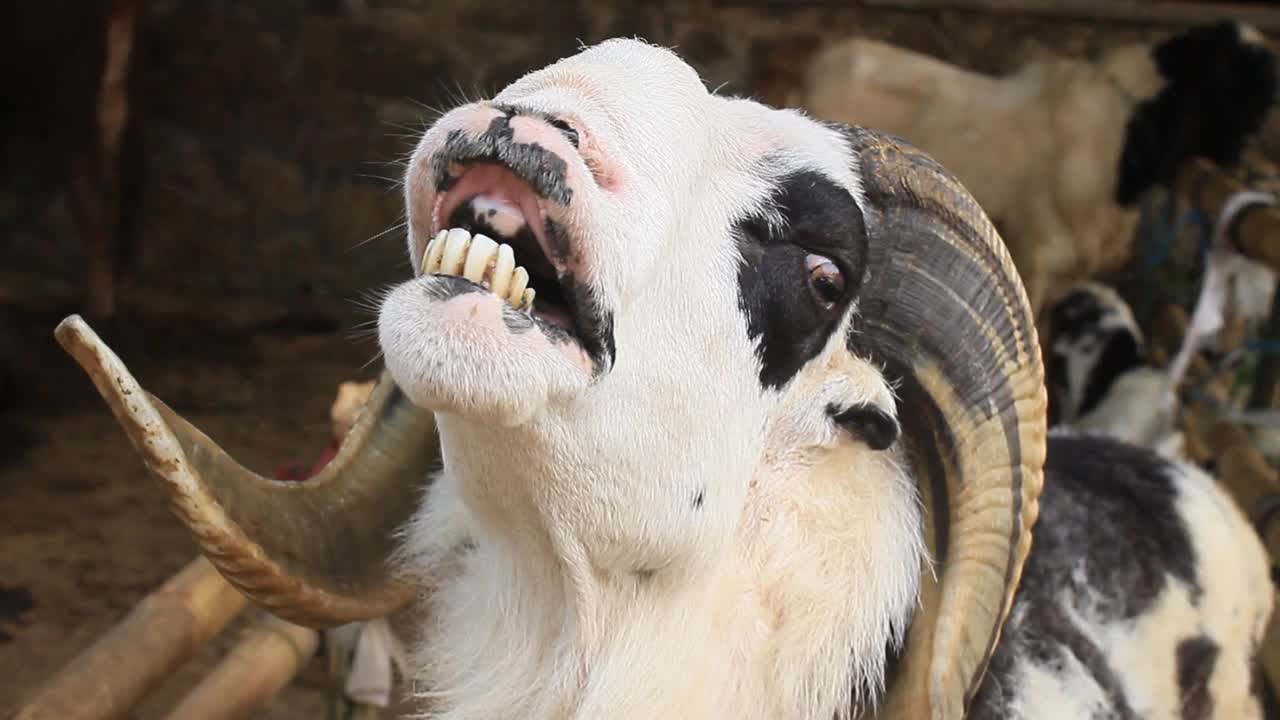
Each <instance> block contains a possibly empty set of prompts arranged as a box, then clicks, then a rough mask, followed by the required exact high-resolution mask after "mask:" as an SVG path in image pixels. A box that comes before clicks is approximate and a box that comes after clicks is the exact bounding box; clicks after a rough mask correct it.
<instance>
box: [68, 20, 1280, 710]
mask: <svg viewBox="0 0 1280 720" xmlns="http://www.w3.org/2000/svg"><path fill="white" fill-rule="evenodd" d="M405 185H406V187H405V199H406V203H407V206H408V207H407V209H408V219H409V253H410V258H411V260H412V262H413V267H414V270H415V277H413V278H410V279H407V280H406V281H405V282H404V283H403V284H401V285H400V286H398V287H397V288H395V289H394V290H392V291H391V292H390V293H389V294H388V295H387V296H386V298H385V301H384V303H383V305H382V310H381V315H380V322H379V332H380V342H381V345H382V348H383V350H384V352H385V357H386V363H387V370H386V372H385V374H384V375H383V377H382V379H381V381H380V382H379V385H378V387H377V388H376V389H375V391H374V393H373V395H372V396H371V397H370V399H369V402H368V404H367V405H366V407H365V410H364V411H363V412H362V413H361V415H360V417H359V419H358V421H357V423H356V425H355V427H354V428H353V429H352V430H351V432H350V433H349V434H348V435H347V436H346V439H345V441H344V443H343V446H342V448H341V449H340V451H339V453H338V455H337V457H336V458H335V459H334V460H333V461H332V462H331V463H330V464H329V465H328V466H327V467H326V469H325V470H324V471H323V472H321V473H320V474H319V475H318V476H316V477H315V478H313V479H311V480H309V481H306V482H303V483H289V484H284V483H275V482H272V481H270V480H266V479H263V478H261V477H259V476H257V475H255V474H254V473H252V472H251V471H249V470H247V469H246V468H244V467H242V466H240V465H239V464H237V463H235V462H234V461H233V460H232V459H231V458H230V457H228V456H227V455H226V454H225V453H223V452H222V451H221V450H220V449H218V447H217V446H216V445H215V444H214V442H213V441H212V440H211V439H210V438H208V437H206V436H205V435H203V434H201V433H200V432H199V431H198V430H196V429H195V428H194V427H192V426H191V425H189V424H188V423H186V422H185V421H184V420H182V418H181V417H179V416H178V415H177V414H176V413H174V412H173V411H172V410H170V409H169V408H168V407H166V406H165V405H164V404H163V403H161V402H160V401H159V400H158V399H156V398H154V397H153V396H150V395H148V394H147V393H146V392H145V391H144V390H142V388H140V387H139V386H138V385H137V383H136V382H135V381H134V380H133V378H132V376H131V375H130V374H129V372H128V370H127V368H126V367H125V366H124V365H123V364H122V363H121V362H120V360H119V359H118V358H117V357H116V356H115V355H113V354H112V353H111V351H110V350H109V348H107V347H106V346H105V345H104V344H102V343H101V341H100V340H98V339H97V338H96V336H94V335H93V333H92V331H91V330H90V329H89V328H88V327H87V326H86V325H85V324H84V323H83V321H81V320H80V319H79V318H76V317H72V318H69V319H67V320H66V321H64V322H63V323H62V325H60V327H59V329H58V331H57V336H58V337H59V339H60V341H61V342H62V343H63V345H64V347H66V348H67V349H68V351H69V352H71V353H72V354H73V355H74V356H75V357H76V358H77V360H78V361H79V362H80V363H81V364H82V365H83V366H84V367H85V368H86V369H87V370H88V371H89V373H90V375H91V377H92V378H93V380H94V382H95V384H96V385H97V387H98V389H99V391H100V392H101V393H102V395H103V396H104V397H105V398H106V399H107V400H108V402H109V404H110V405H111V407H112V408H113V411H114V412H116V413H117V416H118V417H119V418H120V420H121V422H122V424H123V426H124V427H125V429H126V430H127V432H128V434H129V436H130V438H131V439H132V441H133V442H134V444H135V446H136V447H137V448H138V450H139V451H140V452H141V453H142V455H143V457H144V458H145V460H146V462H147V465H148V467H149V468H150V469H151V471H152V472H153V473H154V474H155V476H156V477H157V478H158V479H159V480H160V484H161V486H162V487H163V488H164V489H165V492H166V493H167V494H168V496H169V498H170V500H171V502H172V504H173V508H174V510H175V512H176V513H177V515H178V516H179V517H180V518H182V520H183V521H184V522H185V523H187V524H188V526H189V527H190V528H191V530H192V532H193V534H194V536H195V538H196V539H197V540H198V542H199V544H200V547H201V548H202V549H203V551H204V552H205V553H206V555H208V557H209V558H210V559H211V560H212V561H213V562H214V563H215V564H216V565H217V566H218V567H219V568H220V569H221V571H222V572H223V573H224V574H225V575H226V577H227V578H228V579H229V580H230V581H232V582H233V583H235V584H236V585H237V586H238V587H240V588H241V589H242V590H243V591H244V592H245V593H247V594H248V595H249V596H250V597H252V598H253V599H254V600H255V601H256V602H257V603H259V604H261V605H263V606H265V607H267V608H269V609H271V610H272V611H274V612H276V613H278V614H280V615H282V616H284V617H286V618H289V619H292V620H294V621H296V622H300V623H304V624H309V625H314V626H330V625H333V624H338V623H344V622H350V621H353V620H359V619H362V618H370V617H382V616H386V615H388V614H392V613H397V614H407V615H410V616H412V617H414V618H415V619H416V623H417V628H418V636H417V638H416V639H415V642H414V646H415V648H416V652H415V653H413V663H412V664H413V668H412V673H411V675H410V677H409V678H408V680H409V682H410V684H411V686H412V689H413V692H414V694H415V695H416V697H417V699H418V700H419V701H420V702H421V704H422V711H423V712H424V713H426V715H425V716H427V717H434V718H441V719H446V720H457V719H461V718H468V719H479V718H483V719H485V720H491V719H493V718H522V719H530V720H534V719H538V720H541V719H550V718H576V719H579V720H588V719H589V720H599V719H600V718H610V720H627V719H628V718H635V719H641V718H643V719H644V720H651V719H652V718H684V719H693V720H704V719H705V720H711V719H721V718H723V719H725V720H728V719H730V718H732V719H733V720H753V719H761V720H762V719H765V718H768V719H776V720H784V719H785V720H829V719H830V718H833V717H836V718H850V717H865V716H866V715H867V714H868V713H871V714H874V716H876V717H898V718H926V717H927V718H960V717H962V716H963V714H964V712H965V708H966V706H967V707H969V713H968V717H970V718H975V719H977V720H983V719H986V718H993V719H994V718H1034V719H1035V720H1045V719H1046V718H1062V717H1071V718H1081V717H1143V718H1170V719H1172V718H1178V717H1222V718H1227V717H1230V718H1250V717H1258V716H1259V710H1258V701H1257V699H1256V695H1257V693H1256V692H1255V685H1254V680H1255V678H1256V674H1255V670H1256V668H1257V662H1256V660H1255V657H1254V655H1255V653H1256V652H1257V646H1258V642H1259V640H1260V638H1261V636H1262V632H1263V629H1264V627H1265V625H1266V623H1267V620H1268V617H1269V615H1270V612H1271V604H1272V588H1271V584H1270V579H1269V576H1268V567H1267V563H1266V560H1265V558H1264V557H1263V550H1262V547H1261V544H1260V543H1259V541H1258V539H1257V537H1256V536H1255V534H1254V532H1253V530H1252V529H1251V528H1250V526H1249V525H1248V523H1247V522H1246V520H1245V518H1244V517H1243V516H1242V514H1241V513H1240V512H1239V511H1238V510H1237V509H1236V508H1235V507H1234V506H1233V505H1232V502H1231V500H1230V499H1229V498H1228V497H1227V496H1226V495H1224V494H1223V493H1222V492H1221V491H1220V490H1219V489H1218V488H1217V487H1216V486H1215V484H1214V482H1213V480H1212V479H1211V478H1210V477H1208V476H1206V475H1205V474H1204V473H1202V472H1200V471H1198V470H1196V469H1195V468H1193V467H1188V466H1183V465H1173V464H1170V463H1168V462H1166V461H1165V460H1163V459H1161V458H1160V457H1158V456H1156V455H1154V454H1153V453H1150V452H1147V451H1144V450H1142V449H1138V448H1135V447H1133V446H1130V445H1125V444H1120V443H1118V442H1115V441H1111V440H1106V439H1099V438H1093V437H1086V436H1062V437H1058V436H1049V437H1048V438H1047V440H1046V435H1047V433H1046V424H1045V405H1046V397H1045V386H1044V382H1043V368H1042V365H1041V359H1040V354H1039V352H1040V351H1039V347H1038V341H1037V335H1036V330H1035V327H1034V325H1033V323H1032V319H1031V313H1030V307H1029V304H1028V302H1027V299H1026V295H1025V293H1024V291H1023V289H1022V286H1021V284H1020V281H1019V279H1018V276H1017V274H1016V272H1015V270H1014V267H1013V264H1012V263H1011V262H1010V260H1009V257H1008V255H1007V253H1006V252H1005V250H1004V247H1003V245H1002V244H1001V242H1000V239H999V237H998V236H997V234H996V233H995V231H994V228H993V227H992V225H991V224H990V222H989V221H988V220H987V218H986V216H985V215H984V214H983V213H982V212H981V210H980V209H979V207H978V205H977V204H976V203H975V202H974V201H973V199H972V198H971V197H970V196H969V195H968V193H966V192H965V190H964V189H963V188H962V187H961V185H960V184H958V183H957V182H956V180H955V179H954V178H952V177H951V176H949V175H948V174H947V172H946V171H945V170H944V169H943V168H942V167H941V166H939V165H938V164H937V163H935V162H934V161H932V160H931V159H930V158H929V157H927V156H925V155H923V154H921V153H920V152H919V151H917V150H915V149H913V148H912V147H910V146H908V145H906V144H905V143H903V142H901V141H899V140H897V139H895V138H892V137H890V136H886V135H883V134H880V133H876V132H871V131H868V130H863V129H858V128H853V127H845V126H840V125H834V124H822V123H819V122H815V121H813V120H811V119H809V118H807V117H806V116H804V115H802V114H801V113H799V112H795V111H789V110H776V109H771V108H768V107H766V106H764V105H761V104H758V103H755V102H752V101H749V100H744V99H738V98H732V97H725V96H721V95H717V94H715V93H712V92H708V90H707V89H706V87H705V86H704V84H703V82H702V81H701V79H700V78H699V76H698V75H697V74H696V73H695V71H694V70H693V69H692V68H690V67H689V66H688V65H686V64H685V63H684V62H682V61H681V59H680V58H679V57H678V56H677V55H675V54H674V53H672V52H670V51H668V50H666V49H663V48H659V47H655V46H652V45H649V44H646V43H643V42H640V41H634V40H612V41H608V42H605V43H602V44H599V45H596V46H593V47H590V48H586V49H584V50H582V51H581V52H580V53H578V54H576V55H574V56H572V57H569V58H566V59H564V60H562V61H559V62H557V63H554V64H552V65H550V66H548V67H546V68H543V69H541V70H538V71H536V72H532V73H530V74H528V75H526V76H525V77H523V78H521V79H520V80H518V81H517V82H515V83H514V84H512V85H511V86H509V87H507V88H506V89H505V90H503V91H502V92H501V93H499V94H498V95H497V96H496V97H494V98H492V99H491V100H485V101H479V102H473V103H468V104H465V105H462V106H460V107H457V108H455V109H453V110H452V111H451V112H449V113H447V114H445V115H444V116H443V117H441V118H440V119H439V120H438V121H437V122H436V123H435V124H434V125H433V126H432V127H431V128H430V129H429V130H427V131H426V133H425V134H424V135H423V137H422V139H421V142H420V143H419V144H418V146H417V149H416V151H415V153H414V154H413V157H412V160H411V162H410V165H409V169H408V171H407V175H406V184H405ZM450 228H452V229H450ZM446 230H447V232H443V231H446ZM482 234H483V235H484V236H486V237H497V238H500V239H501V242H502V243H503V244H505V245H507V246H508V247H509V248H510V249H511V250H512V252H511V254H510V255H508V254H507V253H508V251H505V250H502V249H501V247H500V246H498V245H495V244H494V243H492V242H491V241H488V240H482V239H481V235H482ZM515 262H518V263H519V264H520V265H521V266H522V267H524V268H526V269H527V270H525V271H521V270H518V269H515V265H514V263H515ZM424 269H425V270H426V271H425V272H424ZM528 288H532V289H534V290H535V291H536V295H535V296H533V297H532V298H531V297H530V294H529V293H526V292H524V290H525V289H528ZM504 298H507V299H504ZM1046 447H1047V458H1048V459H1047V463H1046ZM1042 490H1043V491H1042ZM1037 517H1038V518H1039V519H1038V521H1037ZM1033 528H1034V536H1035V542H1034V544H1032V534H1033ZM1019 580H1021V582H1019ZM1001 628H1003V631H1001ZM1188 713H1190V714H1188ZM1196 713H1199V714H1198V715H1197V714H1196Z"/></svg>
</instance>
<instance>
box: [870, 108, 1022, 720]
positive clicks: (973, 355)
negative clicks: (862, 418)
mask: <svg viewBox="0 0 1280 720" xmlns="http://www.w3.org/2000/svg"><path fill="white" fill-rule="evenodd" d="M845 130H846V133H847V137H848V138H849V140H850V144H851V150H852V153H853V156H854V158H855V163H856V164H857V165H858V166H859V173H860V175H861V178H862V188H863V193H864V197H865V200H866V203H865V204H866V206H867V207H865V208H864V209H863V212H864V213H865V214H866V218H867V221H866V222H867V231H868V236H869V241H868V247H867V264H866V270H865V273H866V274H865V276H864V278H863V285H862V291H861V292H860V293H859V300H858V303H859V315H858V316H857V320H856V323H855V326H854V331H853V332H852V333H851V334H850V336H849V343H850V347H851V350H852V351H853V352H855V353H858V354H860V355H863V356H869V357H871V358H874V359H876V360H877V361H878V362H880V363H882V364H883V365H884V367H885V370H886V372H887V373H888V374H889V376H890V378H891V379H892V380H894V381H897V382H899V383H900V385H899V390H898V392H899V396H900V398H901V402H900V404H899V420H900V421H901V422H902V426H903V440H904V442H905V443H906V451H907V453H908V454H909V457H910V462H911V464H912V466H913V469H914V471H915V475H916V477H918V478H919V481H920V493H921V497H922V500H923V503H924V510H925V518H926V520H925V534H926V539H927V542H928V545H929V549H930V551H931V553H932V557H933V559H934V560H935V562H937V563H939V564H940V573H938V574H937V575H936V576H935V575H934V574H933V573H931V572H929V571H928V570H925V571H924V578H923V585H922V587H923V593H922V598H921V605H920V609H919V612H918V613H917V615H916V617H915V619H914V620H913V622H912V625H911V628H910V630H909V632H908V637H907V644H906V648H905V650H904V653H903V655H902V657H901V658H900V660H899V664H898V666H897V668H896V671H895V675H894V677H893V679H892V685H891V686H890V688H889V694H888V697H887V698H886V703H887V709H888V710H889V711H890V712H889V713H888V715H887V717H910V718H933V719H942V718H946V719H948V720H950V719H953V718H954V719H958V718H962V717H964V714H965V712H966V710H967V708H968V705H969V702H970V701H971V700H972V698H973V695H974V693H975V692H976V690H977V688H978V685H979V683H980V682H981V680H982V677H983V675H984V673H985V671H986V665H987V663H988V662H989V660H990V657H991V654H992V652H993V650H994V647H995V644H996V641H997V639H998V638H999V635H1000V628H1001V626H1002V624H1003V623H1004V620H1005V618H1006V617H1007V615H1008V612H1009V608H1010V605H1011V604H1012V601H1013V594H1014V590H1015V589H1016V588H1017V585H1018V580H1019V578H1020V576H1021V572H1022V566H1023V563H1024V561H1025V560H1026V557H1027V553H1028V552H1029V551H1030V549H1031V529H1032V526H1033V525H1034V524H1035V521H1036V517H1037V514H1038V512H1039V494H1040V490H1041V487H1042V484H1043V473H1044V459H1045V443H1046V433H1047V424H1046V407H1047V398H1046V394H1045V388H1044V368H1043V365H1042V361H1041V357H1040V347H1039V341H1038V339H1037V335H1036V329H1035V324H1034V322H1033V321H1032V315H1031V307H1030V304H1029V303H1028V301H1027V296H1026V292H1025V290H1024V288H1023V286H1022V282H1021V280H1020V279H1019V276H1018V273H1017V271H1016V270H1015V269H1014V265H1013V263H1012V261H1011V260H1010V258H1009V255H1008V253H1007V252H1006V250H1005V246H1004V243H1003V242H1002V241H1001V239H1000V237H999V236H998V235H997V233H996V231H995V228H994V227H993V226H992V224H991V222H990V221H989V219H988V218H987V216H986V215H985V214H984V213H983V212H982V210H981V209H980V208H979V206H978V204H977V203H976V202H975V201H974V199H973V198H972V197H971V196H970V195H969V193H968V192H967V191H966V190H965V189H964V187H963V186H962V185H961V184H960V183H959V182H958V181H957V180H956V179H955V178H954V177H953V176H951V175H950V174H949V173H948V172H947V171H946V170H944V169H943V168H942V167H941V166H940V165H938V164H937V163H936V162H934V161H933V160H931V159H930V158H929V157H928V156H926V155H925V154H923V153H921V152H920V151H918V150H917V149H915V148H913V147H911V146H910V145H908V144H906V143H905V142H903V141H902V140H899V139H898V138H894V137H891V136H888V135H884V134H880V133H875V132H871V131H867V130H862V129H855V128H845Z"/></svg>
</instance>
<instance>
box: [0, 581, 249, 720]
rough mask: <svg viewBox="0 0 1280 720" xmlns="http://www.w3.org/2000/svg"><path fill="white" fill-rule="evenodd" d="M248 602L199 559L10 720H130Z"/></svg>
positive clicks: (64, 670)
mask: <svg viewBox="0 0 1280 720" xmlns="http://www.w3.org/2000/svg"><path fill="white" fill-rule="evenodd" d="M246 603H247V601H246V599H245V597H244V595H242V594H240V592H239V591H238V590H236V589H235V588H234V587H232V586H231V585H230V584H229V583H228V582H227V581H226V580H224V579H223V578H222V576H221V575H219V574H218V571H217V570H216V569H214V567H213V565H211V564H209V561H208V560H205V559H204V557H203V556H199V557H197V558H196V559H195V560H193V561H191V562H190V563H189V564H188V565H187V566H186V567H185V568H183V569H182V571H181V572H179V573H178V574H176V575H174V576H173V577H172V578H170V579H169V580H168V581H167V582H165V583H164V585H161V586H160V587H159V588H157V589H156V590H153V591H152V592H151V593H150V594H149V595H147V596H146V597H144V598H143V599H142V601H141V602H139V603H138V604H137V605H136V606H134V608H133V610H131V611H130V612H129V614H128V615H127V616H126V617H125V618H124V620H122V621H120V622H119V623H118V624H116V625H115V626H114V627H112V628H111V629H110V630H109V631H107V632H106V633H105V634H104V635H102V636H101V637H100V638H98V640H97V641H96V642H94V644H93V645H91V646H90V647H89V648H88V649H86V650H85V651H84V652H82V653H80V655H78V656H76V657H75V658H74V659H72V660H71V662H69V663H68V664H67V665H66V666H64V667H63V668H62V670H61V671H60V672H58V673H57V674H56V675H54V676H53V677H52V678H50V679H49V681H48V682H47V683H46V684H45V685H44V686H42V687H41V688H40V689H39V690H37V691H36V693H35V694H34V695H33V696H32V697H31V698H30V699H29V700H27V702H26V704H25V705H23V706H22V707H21V708H20V709H19V710H18V713H17V715H15V716H14V720H111V719H114V718H123V717H126V716H128V714H129V712H130V711H131V710H132V709H133V706H134V705H136V704H137V703H138V701H139V700H141V699H142V698H143V697H144V696H145V695H146V694H147V693H148V692H150V691H151V690H152V689H153V688H155V687H156V686H157V685H159V684H160V683H161V682H162V681H163V680H164V679H165V678H167V677H169V675H170V674H171V673H172V672H173V671H174V670H175V669H176V668H177V667H179V666H180V665H181V664H182V663H183V662H185V661H186V660H188V659H189V658H190V657H191V656H192V655H193V654H194V653H195V652H196V651H197V650H199V649H200V648H201V647H203V646H204V645H205V643H207V642H208V641H209V639H210V638H212V637H213V636H214V635H216V634H217V633H218V632H219V631H220V630H221V629H222V628H223V627H225V626H226V624H227V623H228V622H230V621H231V619H232V618H234V617H235V616H236V615H237V614H238V613H239V612H240V611H241V610H243V609H244V607H245V605H246Z"/></svg>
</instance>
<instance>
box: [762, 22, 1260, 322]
mask: <svg viewBox="0 0 1280 720" xmlns="http://www.w3.org/2000/svg"><path fill="white" fill-rule="evenodd" d="M1277 77H1278V75H1277V72H1276V57H1275V55H1274V53H1273V52H1272V51H1271V50H1270V49H1269V47H1268V46H1267V45H1266V43H1265V41H1264V38H1263V37H1262V35H1261V34H1260V33H1258V32H1257V31H1256V30H1255V29H1253V28H1251V27H1249V26H1247V25H1243V24H1239V23H1233V22H1222V23H1216V24H1212V25H1202V26H1197V27H1193V28H1191V29H1188V30H1185V31H1183V32H1181V33H1178V34H1176V35H1173V36H1171V37H1167V38H1165V39H1163V40H1162V41H1160V42H1157V43H1155V44H1145V43H1138V44H1130V45H1124V46H1120V47H1114V48H1111V49H1109V50H1107V51H1106V52H1103V53H1101V55H1100V57H1098V58H1096V59H1084V58H1067V57H1051V58H1048V59H1044V60H1038V61H1034V62H1029V63H1027V64H1025V65H1023V66H1021V67H1020V68H1019V69H1017V70H1016V71H1014V72H1012V73H1009V74H1007V75H1001V76H992V75H987V74H983V73H979V72H975V71H971V70H967V69H964V68H960V67H957V66H955V65H951V64H948V63H946V62H943V61H941V60H938V59H935V58H932V57H929V56H927V55H923V54H920V53H917V52H914V51H911V50H907V49H905V48H900V47H896V46H893V45H889V44H886V43H882V42H877V41H875V40H871V39H868V38H861V37H855V38H850V39H847V40H842V41H840V42H837V43H834V44H832V45H830V46H828V47H825V48H823V49H822V50H820V51H819V52H818V53H817V54H816V55H815V56H814V58H813V59H812V60H811V62H810V63H809V64H808V66H807V68H806V70H805V73H804V77H803V79H802V81H801V82H800V84H799V87H798V88H797V89H796V91H795V92H794V93H793V94H792V95H791V96H790V97H789V98H788V100H787V103H788V104H792V105H796V106H798V107H803V108H805V109H806V110H807V111H809V112H810V113H812V114H813V115H815V116H816V117H819V118H822V119H825V120H832V121H839V122H845V123H852V124H857V125H862V126H865V127H871V128H876V129H878V130H882V131H885V132H890V133H894V134H896V135H899V136H901V137H903V138H905V139H906V140H908V141H910V142H911V143H912V144H913V145H915V146H917V147H919V148H920V149H921V150H922V151H924V152H926V153H929V155H930V156H932V157H934V158H936V159H937V161H938V162H940V163H942V164H943V166H945V167H946V168H947V169H948V170H949V171H950V172H952V173H954V174H955V175H956V177H957V178H958V179H959V180H960V181H961V182H962V183H963V184H964V185H965V187H966V188H967V189H968V190H969V191H970V192H971V193H973V196H974V197H975V198H976V199H977V200H978V203H979V204H980V205H981V206H982V208H983V210H985V211H986V213H987V215H988V216H989V217H990V218H991V219H992V221H993V222H994V223H995V225H996V227H997V228H998V229H999V231H1000V234H1001V236H1002V237H1003V239H1004V240H1005V242H1006V243H1007V244H1008V246H1009V252H1010V253H1011V254H1012V255H1013V260H1014V263H1015V265H1016V266H1017V268H1018V270H1019V272H1020V273H1021V275H1022V279H1023V282H1024V284H1025V286H1026V290H1027V294H1028V296H1029V298H1030V300H1031V307H1032V310H1033V311H1034V312H1035V313H1036V315H1037V317H1039V316H1040V314H1041V312H1042V311H1043V309H1044V308H1046V307H1047V306H1049V305H1053V304H1055V303H1056V302H1057V301H1058V300H1060V299H1061V298H1062V295H1063V294H1064V293H1065V292H1066V291H1067V290H1068V289H1069V288H1070V287H1072V286H1074V285H1076V284H1077V283H1080V282H1082V281H1085V280H1090V279H1097V278H1099V277H1101V276H1103V275H1106V274H1108V273H1112V272H1115V271H1117V270H1119V269H1121V268H1123V267H1124V266H1125V264H1126V263H1128V262H1129V261H1130V260H1131V258H1132V256H1133V248H1134V237H1135V230H1136V228H1137V226H1138V220H1139V202H1140V201H1141V200H1142V198H1143V196H1144V194H1145V193H1146V192H1147V191H1148V190H1150V189H1152V188H1154V187H1158V186H1166V187H1167V186H1168V185H1169V184H1170V183H1171V182H1172V181H1173V180H1174V179H1175V178H1176V176H1177V174H1178V172H1179V171H1180V170H1181V169H1182V167H1183V165H1184V163H1186V162H1187V160H1189V159H1190V158H1192V157H1194V156H1197V155H1199V156H1204V157H1207V158H1209V159H1211V160H1213V161H1214V162H1217V163H1218V164H1220V165H1223V166H1226V167H1230V166H1233V165H1235V164H1236V163H1237V162H1238V161H1239V160H1240V155H1241V152H1242V151H1243V149H1244V146H1245V143H1246V141H1247V140H1248V139H1249V138H1250V137H1252V136H1253V135H1254V134H1255V133H1257V132H1258V130H1259V129H1260V128H1261V126H1262V124H1263V121H1264V119H1265V118H1266V115H1267V112H1268V111H1269V109H1270V108H1272V107H1273V106H1274V104H1275V102H1276V99H1277V89H1276V83H1277Z"/></svg>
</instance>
